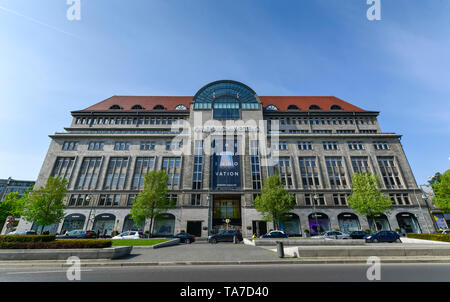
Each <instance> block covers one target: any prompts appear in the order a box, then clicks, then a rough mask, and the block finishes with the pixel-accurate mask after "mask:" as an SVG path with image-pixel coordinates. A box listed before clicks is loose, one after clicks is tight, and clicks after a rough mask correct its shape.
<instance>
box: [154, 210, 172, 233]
mask: <svg viewBox="0 0 450 302" xmlns="http://www.w3.org/2000/svg"><path fill="white" fill-rule="evenodd" d="M174 231H175V216H173V215H172V214H168V213H167V214H161V215H159V216H158V217H156V219H155V225H154V227H153V235H154V236H170V235H174Z"/></svg>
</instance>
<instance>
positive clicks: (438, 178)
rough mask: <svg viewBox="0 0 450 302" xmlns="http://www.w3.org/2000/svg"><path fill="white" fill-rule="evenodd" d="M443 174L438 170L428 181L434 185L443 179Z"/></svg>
mask: <svg viewBox="0 0 450 302" xmlns="http://www.w3.org/2000/svg"><path fill="white" fill-rule="evenodd" d="M441 176H442V174H441V173H439V172H437V173H436V174H434V176H433V177H432V178H431V179H430V180H429V181H428V183H429V184H430V185H431V186H433V185H434V184H436V183H438V182H440V181H441Z"/></svg>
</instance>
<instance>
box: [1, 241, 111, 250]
mask: <svg viewBox="0 0 450 302" xmlns="http://www.w3.org/2000/svg"><path fill="white" fill-rule="evenodd" d="M111 245H112V242H111V240H86V239H84V240H55V241H51V242H39V241H37V242H0V249H87V248H107V247H111Z"/></svg>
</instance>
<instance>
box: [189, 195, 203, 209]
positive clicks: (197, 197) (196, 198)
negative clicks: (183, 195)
mask: <svg viewBox="0 0 450 302" xmlns="http://www.w3.org/2000/svg"><path fill="white" fill-rule="evenodd" d="M200 198H201V195H200V194H192V195H191V206H199V205H201V200H200Z"/></svg>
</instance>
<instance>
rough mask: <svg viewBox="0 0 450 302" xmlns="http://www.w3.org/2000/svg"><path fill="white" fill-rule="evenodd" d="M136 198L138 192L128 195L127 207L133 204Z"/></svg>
mask: <svg viewBox="0 0 450 302" xmlns="http://www.w3.org/2000/svg"><path fill="white" fill-rule="evenodd" d="M135 199H136V194H130V195H128V200H127V207H131V206H133V201H134V200H135Z"/></svg>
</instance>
